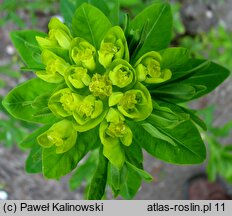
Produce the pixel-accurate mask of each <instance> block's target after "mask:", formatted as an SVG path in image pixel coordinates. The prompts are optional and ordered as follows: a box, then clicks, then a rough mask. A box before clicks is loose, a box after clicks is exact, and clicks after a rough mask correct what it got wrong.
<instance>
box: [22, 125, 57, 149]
mask: <svg viewBox="0 0 232 216" xmlns="http://www.w3.org/2000/svg"><path fill="white" fill-rule="evenodd" d="M51 125H52V124H47V125H45V126H43V127H41V128H39V129H37V130H35V131H33V132H32V133H31V134H29V135H28V136H27V137H25V138H24V139H23V140H22V141H21V142H20V143H19V146H20V147H21V148H23V149H28V148H33V147H34V146H35V144H38V142H37V137H38V136H39V135H40V134H42V133H43V132H45V131H47V130H48V129H49V128H50V127H51Z"/></svg>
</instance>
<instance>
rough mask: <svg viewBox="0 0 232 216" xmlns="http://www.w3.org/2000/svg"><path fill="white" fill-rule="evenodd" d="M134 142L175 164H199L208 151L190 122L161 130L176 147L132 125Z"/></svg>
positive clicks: (159, 157) (152, 153)
mask: <svg viewBox="0 0 232 216" xmlns="http://www.w3.org/2000/svg"><path fill="white" fill-rule="evenodd" d="M130 127H131V129H132V130H133V131H134V141H135V142H137V143H138V144H139V145H140V146H141V147H143V148H144V149H145V150H146V151H147V152H148V153H150V154H151V155H153V156H155V157H156V158H158V159H160V160H164V161H166V162H170V163H174V164H198V163H201V162H203V161H204V160H205V158H206V149H205V145H204V143H203V141H202V139H201V137H200V134H199V132H198V130H197V129H196V127H195V126H194V124H193V123H192V122H191V121H190V120H188V121H185V122H183V123H181V124H179V125H178V126H177V127H175V130H172V129H165V130H164V129H161V128H159V130H160V131H162V132H163V133H164V134H165V135H167V136H169V137H170V138H171V139H172V140H173V141H174V142H175V143H176V146H174V145H172V144H170V143H169V142H166V141H164V140H161V139H159V138H155V137H153V136H152V135H150V134H149V133H148V132H147V131H146V130H145V129H144V128H143V127H142V126H141V125H139V124H137V125H136V126H134V125H132V124H131V125H130Z"/></svg>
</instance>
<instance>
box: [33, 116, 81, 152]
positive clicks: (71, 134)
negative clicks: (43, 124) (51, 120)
mask: <svg viewBox="0 0 232 216" xmlns="http://www.w3.org/2000/svg"><path fill="white" fill-rule="evenodd" d="M76 139H77V131H76V130H75V129H74V127H73V124H72V122H71V121H68V120H62V121H60V122H57V123H55V124H53V125H52V127H51V128H49V129H48V130H47V131H46V132H44V133H42V134H41V135H39V136H38V137H37V140H38V143H39V144H40V145H41V146H42V147H43V148H51V147H52V146H55V147H56V153H57V154H62V153H65V152H67V151H68V150H70V149H71V148H72V147H73V146H74V145H75V143H76Z"/></svg>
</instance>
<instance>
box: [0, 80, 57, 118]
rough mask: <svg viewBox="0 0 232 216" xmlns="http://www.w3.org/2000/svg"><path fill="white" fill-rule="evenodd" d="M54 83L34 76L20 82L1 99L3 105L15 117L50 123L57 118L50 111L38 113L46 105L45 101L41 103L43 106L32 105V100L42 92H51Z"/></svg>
mask: <svg viewBox="0 0 232 216" xmlns="http://www.w3.org/2000/svg"><path fill="white" fill-rule="evenodd" d="M55 88H56V85H54V84H49V83H47V82H44V81H43V80H41V79H38V78H35V79H31V80H29V81H27V82H24V83H22V84H21V85H19V86H17V87H16V88H14V89H13V90H11V91H10V92H9V93H8V95H7V96H6V97H5V98H4V100H3V106H4V107H5V108H6V110H7V111H8V112H9V113H10V114H11V115H12V116H14V117H15V118H18V119H21V120H24V121H29V122H37V123H51V122H54V121H55V120H56V119H57V118H56V117H55V116H54V115H53V114H52V112H46V114H44V115H43V114H42V115H38V112H40V111H41V110H42V109H43V108H46V107H47V103H46V102H45V103H43V108H42V107H41V106H40V107H35V106H33V103H34V101H35V100H36V98H37V97H38V96H40V95H41V94H44V92H52V91H53V89H55Z"/></svg>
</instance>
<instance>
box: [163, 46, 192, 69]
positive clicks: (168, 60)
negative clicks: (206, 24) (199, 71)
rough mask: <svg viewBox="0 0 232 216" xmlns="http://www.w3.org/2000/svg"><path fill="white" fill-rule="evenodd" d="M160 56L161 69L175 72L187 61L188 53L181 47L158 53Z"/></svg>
mask: <svg viewBox="0 0 232 216" xmlns="http://www.w3.org/2000/svg"><path fill="white" fill-rule="evenodd" d="M159 53H160V54H161V56H162V61H161V68H168V69H170V70H171V71H175V70H176V69H178V68H180V67H181V66H183V65H185V64H186V63H187V62H188V60H189V56H190V55H189V51H188V49H186V48H182V47H172V48H167V49H164V50H161V51H159Z"/></svg>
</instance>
